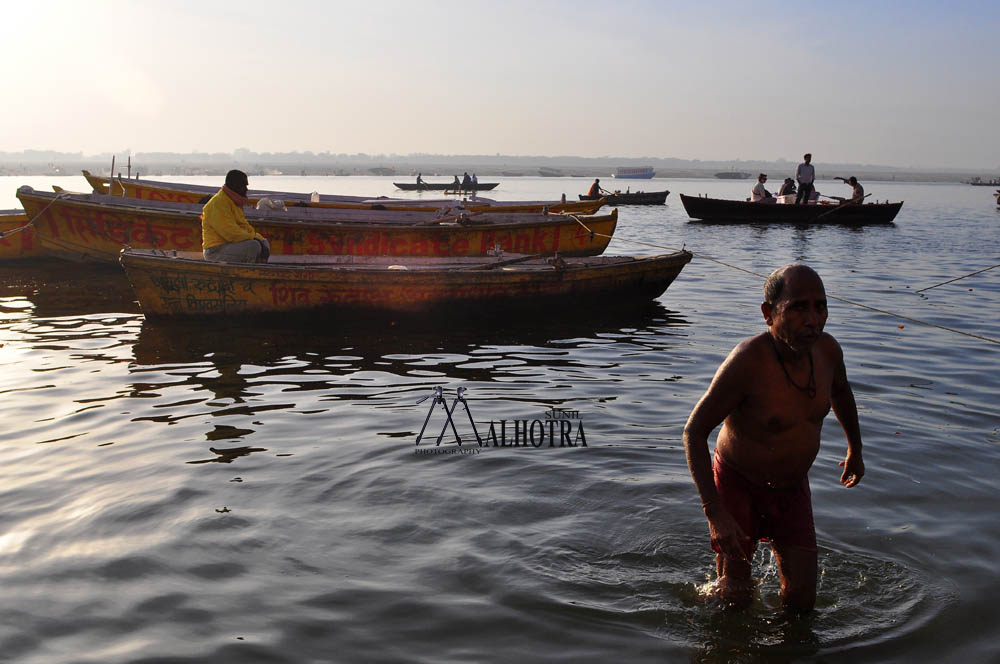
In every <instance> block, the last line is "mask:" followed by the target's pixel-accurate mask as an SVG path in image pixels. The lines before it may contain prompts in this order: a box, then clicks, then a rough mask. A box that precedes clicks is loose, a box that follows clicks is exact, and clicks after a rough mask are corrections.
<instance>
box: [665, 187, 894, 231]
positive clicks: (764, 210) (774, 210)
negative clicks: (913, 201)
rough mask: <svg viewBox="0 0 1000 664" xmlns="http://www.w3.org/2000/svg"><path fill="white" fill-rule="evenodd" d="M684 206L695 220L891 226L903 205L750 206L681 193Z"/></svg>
mask: <svg viewBox="0 0 1000 664" xmlns="http://www.w3.org/2000/svg"><path fill="white" fill-rule="evenodd" d="M681 203H683V204H684V209H685V210H687V213H688V216H689V217H691V218H692V219H699V220H701V221H708V222H714V223H727V224H750V223H770V224H811V223H816V224H832V225H838V224H841V225H842V224H854V225H862V224H888V223H891V222H892V220H893V219H895V218H896V215H897V214H898V213H899V210H900V208H902V207H903V202H902V201H900V202H898V203H866V204H864V205H847V204H844V205H794V204H793V205H783V204H777V203H750V202H748V201H731V200H724V199H720V198H706V197H702V196H685V195H684V194H681Z"/></svg>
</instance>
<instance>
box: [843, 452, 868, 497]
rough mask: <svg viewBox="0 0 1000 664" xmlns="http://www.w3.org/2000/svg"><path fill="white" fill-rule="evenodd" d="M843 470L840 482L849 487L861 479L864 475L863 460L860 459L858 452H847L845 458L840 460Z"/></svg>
mask: <svg viewBox="0 0 1000 664" xmlns="http://www.w3.org/2000/svg"><path fill="white" fill-rule="evenodd" d="M840 465H841V466H842V467H843V469H844V472H843V474H841V476H840V483H841V484H843V485H844V486H846V487H847V488H848V489H850V488H851V487H852V486H854V485H856V484H857V483H858V482H860V481H861V478H862V477H864V476H865V462H864V461H862V460H861V455H860V454H851V453H850V452H848V453H847V458H845V459H844V460H843V461H841V462H840Z"/></svg>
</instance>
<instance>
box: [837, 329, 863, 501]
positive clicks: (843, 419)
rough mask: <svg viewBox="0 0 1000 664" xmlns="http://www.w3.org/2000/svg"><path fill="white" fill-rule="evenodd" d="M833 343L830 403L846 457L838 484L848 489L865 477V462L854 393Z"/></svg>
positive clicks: (842, 359)
mask: <svg viewBox="0 0 1000 664" xmlns="http://www.w3.org/2000/svg"><path fill="white" fill-rule="evenodd" d="M833 343H834V351H835V358H834V372H833V389H832V391H831V394H830V403H831V405H832V406H833V413H834V415H836V416H837V419H838V420H839V421H840V426H841V427H842V428H843V429H844V435H845V436H847V456H846V457H845V458H844V460H843V461H841V462H840V465H841V466H843V467H844V472H843V473H842V474H841V476H840V483H841V484H843V485H844V486H846V487H848V488H850V487H852V486H855V485H856V484H857V483H858V482H860V481H861V478H862V477H864V475H865V462H864V460H863V459H862V456H861V424H860V423H859V422H858V405H857V403H856V402H855V401H854V392H853V391H852V390H851V384H850V383H849V382H848V381H847V368H846V367H845V366H844V351H843V350H842V349H841V347H840V344H838V343H837V342H836V341H834V342H833Z"/></svg>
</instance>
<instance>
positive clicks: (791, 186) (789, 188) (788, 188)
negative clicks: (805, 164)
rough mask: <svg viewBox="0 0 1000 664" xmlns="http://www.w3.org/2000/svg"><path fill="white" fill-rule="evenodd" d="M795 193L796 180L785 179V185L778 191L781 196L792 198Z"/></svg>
mask: <svg viewBox="0 0 1000 664" xmlns="http://www.w3.org/2000/svg"><path fill="white" fill-rule="evenodd" d="M794 193H795V180H793V179H792V178H785V183H784V184H783V185H781V189H779V190H778V195H779V196H790V195H792V194H794Z"/></svg>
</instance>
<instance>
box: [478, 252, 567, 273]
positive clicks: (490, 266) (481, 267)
mask: <svg viewBox="0 0 1000 664" xmlns="http://www.w3.org/2000/svg"><path fill="white" fill-rule="evenodd" d="M547 255H548V254H531V255H529V256H518V257H517V258H508V259H507V260H503V261H496V262H495V263H486V264H485V265H472V266H470V267H465V268H459V269H460V270H492V269H493V268H495V267H504V266H506V265H515V264H517V263H526V262H528V261H531V260H535V259H536V258H544V257H545V256H547Z"/></svg>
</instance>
